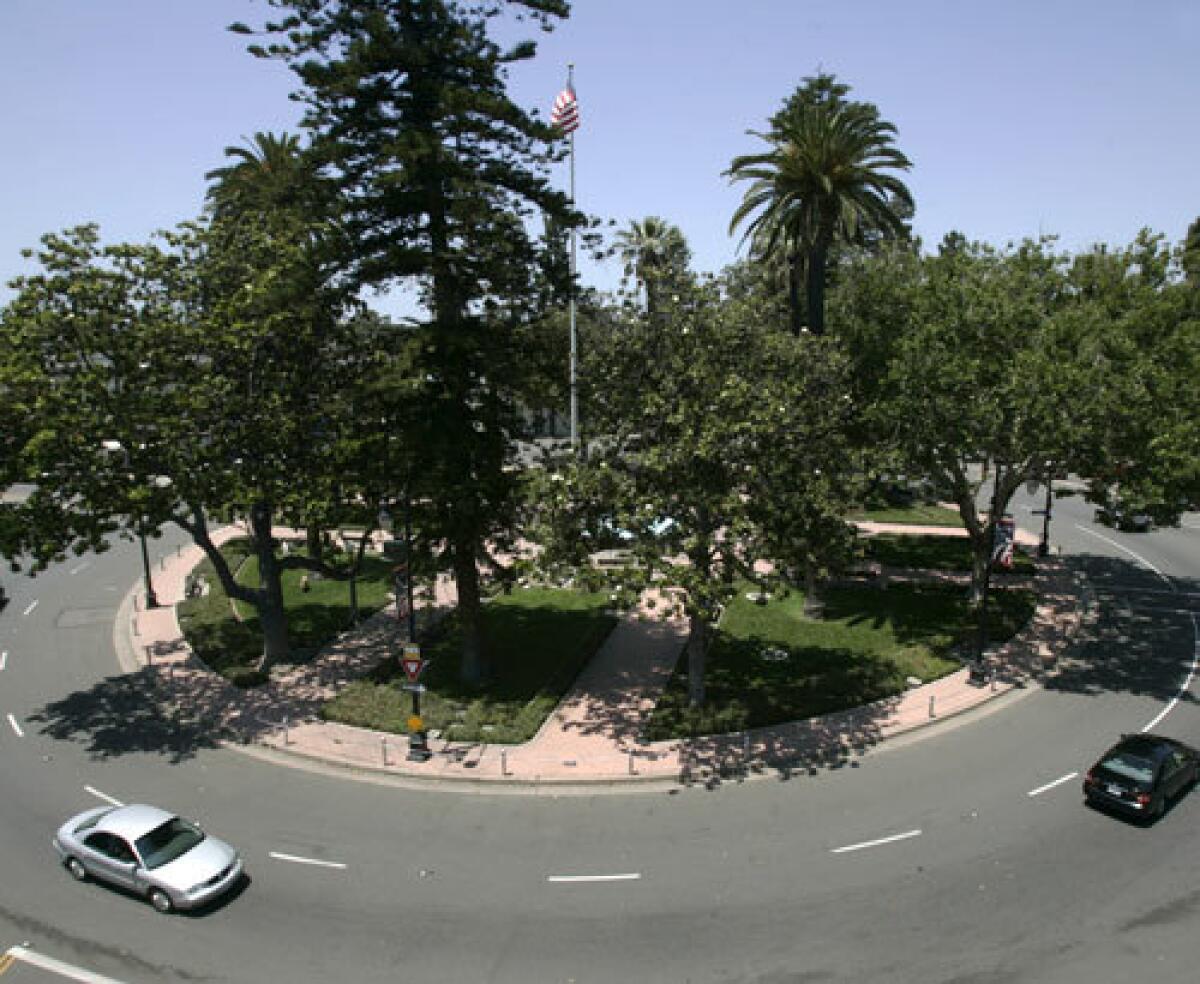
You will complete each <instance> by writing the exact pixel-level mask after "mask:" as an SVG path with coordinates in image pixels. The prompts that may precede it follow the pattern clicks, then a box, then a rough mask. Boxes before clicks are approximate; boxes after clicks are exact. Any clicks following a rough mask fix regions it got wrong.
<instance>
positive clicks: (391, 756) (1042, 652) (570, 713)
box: [117, 524, 1081, 790]
mask: <svg viewBox="0 0 1200 984" xmlns="http://www.w3.org/2000/svg"><path fill="white" fill-rule="evenodd" d="M862 526H863V527H864V532H868V533H873V532H883V531H885V530H890V529H892V527H887V526H884V525H880V524H862ZM895 529H898V530H903V531H906V532H909V533H916V532H928V533H937V534H942V535H947V534H948V535H956V534H961V531H956V530H953V529H947V528H943V527H929V528H922V529H916V528H913V527H896V528H895ZM240 532H241V531H240V530H239V529H237V528H234V527H229V528H226V529H224V530H222V531H221V532H220V533H219V534H218V536H219V539H220V540H221V541H223V540H224V539H226V538H228V537H230V536H233V535H235V534H237V533H240ZM276 535H278V536H281V537H292V536H299V534H297V533H296V532H295V531H290V530H278V531H277V533H276ZM1023 539H1025V540H1026V542H1028V540H1029V539H1030V538H1029V537H1028V535H1027V534H1025V535H1024V537H1023ZM1032 539H1033V542H1036V538H1032ZM201 559H202V552H201V551H200V549H199V548H198V547H194V546H193V547H187V548H183V549H182V550H180V551H178V552H177V553H176V554H174V555H170V556H168V557H165V558H163V560H162V562H161V568H160V569H159V570H157V571H156V572H155V574H154V586H155V592H156V594H157V596H158V598H159V600H160V602H161V603H162V606H163V607H160V608H158V609H154V610H150V611H143V610H137V608H136V607H135V605H134V602H135V601H136V596H137V591H136V590H131V592H130V595H129V597H128V598H127V599H126V603H125V605H123V606H122V613H123V614H122V616H121V617H120V620H124V623H125V624H124V625H122V624H120V620H119V624H118V626H117V630H118V631H117V638H118V642H119V645H118V651H119V652H120V653H121V654H122V663H123V664H124V666H125V669H126V670H129V671H133V670H137V669H144V668H145V667H146V666H147V664H149V668H150V673H151V676H152V678H153V679H154V680H155V681H156V683H157V685H158V690H157V692H158V696H159V699H161V700H163V701H164V702H166V703H167V704H168V705H170V706H171V707H172V708H173V709H175V710H177V711H179V712H180V713H181V714H186V715H187V716H188V718H189V719H191V720H192V721H196V722H200V723H201V724H202V726H203V728H204V729H205V730H206V731H209V732H211V733H212V734H214V735H217V736H219V737H221V738H223V739H224V740H225V741H227V742H228V744H229V745H230V746H231V747H244V748H246V749H248V750H254V749H258V750H263V751H269V752H271V753H286V754H285V755H284V756H283V757H282V760H283V761H290V760H292V757H300V758H302V759H308V760H315V761H317V762H320V763H324V764H326V765H329V766H335V767H336V766H342V767H345V768H349V769H353V770H357V771H370V772H372V773H375V774H377V775H379V776H380V777H382V776H391V777H396V778H403V779H406V780H412V781H419V780H438V781H441V782H442V783H448V784H469V785H471V786H474V787H476V788H480V787H482V788H492V789H496V790H500V789H514V790H515V789H521V790H530V789H537V788H548V789H562V790H565V789H567V788H569V787H572V786H576V785H578V786H582V787H585V788H595V787H596V784H619V785H621V786H625V785H626V784H629V783H647V782H650V783H658V784H662V783H677V782H680V781H707V780H710V779H713V778H716V777H719V776H721V775H727V774H731V773H732V774H738V775H741V774H753V773H757V772H768V771H769V772H778V771H783V772H786V771H791V770H795V769H806V768H810V767H813V766H815V765H821V764H829V763H831V762H834V761H838V760H842V759H845V758H848V757H851V756H854V755H858V754H861V753H862V752H863V751H865V750H866V749H867V748H869V747H870V746H872V745H874V744H876V743H878V742H879V741H882V740H885V739H887V738H889V737H892V736H894V735H897V734H901V733H904V732H907V731H911V730H913V729H915V728H921V727H925V726H929V725H931V724H936V723H937V722H940V721H944V720H946V719H947V718H949V717H952V716H954V715H956V714H959V713H961V712H963V711H966V710H969V709H971V708H973V707H977V706H979V705H980V704H982V703H984V702H985V701H988V700H991V699H993V698H995V697H998V696H1000V695H1002V694H1005V693H1008V692H1010V691H1012V690H1013V689H1014V688H1016V687H1024V686H1026V685H1028V683H1029V682H1030V681H1031V680H1036V679H1037V678H1039V677H1040V676H1042V675H1044V674H1045V673H1046V672H1049V671H1051V670H1052V669H1053V664H1054V659H1055V655H1056V653H1058V652H1059V651H1061V649H1062V648H1063V646H1064V644H1065V643H1066V641H1067V640H1068V639H1069V637H1070V636H1071V635H1072V634H1073V632H1074V631H1075V629H1076V627H1077V626H1078V624H1079V620H1080V615H1081V602H1080V590H1079V585H1078V584H1077V582H1076V581H1075V580H1074V578H1073V577H1072V576H1071V575H1070V574H1069V572H1068V571H1067V570H1066V568H1065V567H1064V566H1063V565H1062V564H1061V563H1059V562H1057V561H1054V560H1051V561H1049V562H1048V563H1043V564H1040V565H1039V573H1038V574H1037V577H1036V585H1035V586H1036V588H1037V590H1038V593H1039V597H1040V604H1039V607H1038V610H1037V613H1036V615H1035V617H1034V619H1033V621H1032V622H1031V624H1030V625H1029V626H1028V627H1027V628H1026V629H1025V630H1024V631H1023V632H1022V633H1021V634H1020V635H1019V636H1018V637H1017V638H1015V639H1014V640H1012V641H1011V642H1009V643H1008V644H1007V645H1005V646H1004V647H1001V648H1000V649H999V650H998V651H996V652H994V653H992V654H991V658H992V661H993V663H994V664H995V665H996V667H997V668H998V670H999V672H998V674H997V678H996V680H995V682H994V683H993V684H990V685H984V686H979V685H975V684H972V683H971V682H970V680H969V679H968V676H969V674H968V671H967V670H966V669H965V668H964V669H962V670H960V671H958V672H956V673H953V674H951V675H949V676H947V677H944V678H942V679H940V680H937V681H935V682H933V683H929V684H924V685H922V686H916V687H913V688H911V689H909V690H907V691H906V692H904V693H903V694H900V695H898V696H896V697H893V698H889V699H887V700H883V701H879V702H877V703H874V704H871V705H868V706H865V707H859V708H854V709H852V710H848V711H843V712H840V713H837V714H831V715H828V716H825V717H821V718H815V719H811V720H807V721H799V722H793V723H791V724H786V725H781V726H777V727H772V728H763V729H757V730H754V731H750V732H746V733H738V734H733V735H721V736H714V737H711V738H702V739H694V740H687V741H669V742H647V741H644V740H642V739H641V737H640V735H641V731H642V725H643V722H644V720H645V717H646V715H647V713H648V712H649V710H650V709H651V708H653V706H654V702H655V700H656V698H657V695H658V694H659V692H660V691H661V689H662V688H663V687H665V685H666V683H667V681H668V680H669V679H670V675H671V672H672V669H673V667H674V665H675V662H676V660H677V658H678V656H679V654H680V652H681V649H682V647H683V645H684V642H685V641H686V635H687V630H686V623H685V622H684V621H682V620H681V619H678V618H669V617H668V618H664V617H662V616H661V615H659V614H656V613H654V612H651V611H649V610H647V609H642V610H641V611H638V612H634V613H631V614H629V615H627V616H626V617H624V618H623V619H622V620H621V621H620V622H619V623H618V625H617V627H616V628H615V629H614V630H613V632H612V633H611V634H610V635H609V637H608V639H607V640H606V641H605V643H604V645H603V646H602V647H601V649H600V651H599V652H598V653H597V655H596V657H595V658H594V659H593V660H592V662H591V663H590V664H589V665H588V667H587V668H586V669H585V670H584V672H583V673H582V674H581V675H580V677H579V679H578V680H577V681H576V682H575V684H574V686H573V687H572V688H571V690H570V691H569V692H568V693H567V694H566V695H565V697H564V698H563V699H562V701H561V702H560V703H559V705H558V707H557V709H556V710H555V711H554V713H553V714H552V715H551V716H550V717H549V718H548V719H547V720H546V722H545V723H544V725H543V726H542V728H541V730H540V731H539V732H538V734H537V735H536V736H535V737H534V738H532V739H531V740H530V741H528V742H525V743H524V744H521V745H512V746H501V745H493V744H482V743H481V744H467V743H451V742H446V741H442V740H439V739H432V740H431V741H430V747H431V749H432V750H433V752H434V754H433V757H432V759H430V760H429V761H428V762H424V763H417V762H409V761H408V760H407V759H406V757H405V754H406V752H407V739H406V737H405V736H402V735H395V734H385V733H381V732H374V731H369V730H366V729H361V728H353V727H349V726H346V725H341V724H334V723H330V722H325V721H322V720H321V719H320V716H319V709H320V707H321V705H322V704H323V703H324V701H325V700H326V699H327V698H328V697H329V696H330V695H331V694H333V693H335V692H336V691H337V689H338V688H339V687H340V686H341V685H342V684H343V683H344V682H345V681H348V680H350V679H354V678H356V677H358V676H361V675H362V674H363V673H365V672H367V671H368V670H370V669H371V668H372V667H373V666H374V665H376V664H377V663H378V662H379V661H380V660H381V659H383V658H384V657H385V656H387V655H389V654H390V653H394V652H395V651H396V649H397V647H398V644H399V637H398V633H397V623H396V620H395V617H394V615H393V614H390V613H379V614H377V615H375V616H374V617H373V618H371V619H369V620H368V621H367V622H365V623H364V624H363V625H362V626H360V628H359V629H358V630H356V631H355V632H353V633H348V634H347V635H346V636H344V637H343V638H342V639H340V640H339V641H338V642H336V643H334V644H333V645H331V646H329V647H327V648H326V649H325V650H324V651H323V652H322V653H321V654H320V655H319V656H318V657H317V658H316V659H314V660H313V661H312V662H311V663H308V664H306V665H304V666H300V667H295V668H288V670H287V671H286V672H283V673H281V674H279V675H278V676H277V677H276V678H273V679H272V681H271V682H270V683H269V684H267V685H265V686H263V687H258V688H254V689H252V690H241V689H239V688H236V687H233V686H231V685H230V684H228V683H226V682H225V681H224V680H223V679H222V678H221V677H219V676H217V675H216V674H213V673H210V672H209V671H208V670H207V669H206V668H205V667H204V666H203V664H201V663H200V661H199V660H198V659H196V658H195V657H194V656H193V655H192V654H191V653H190V651H189V650H188V648H187V646H186V644H185V643H184V641H183V638H182V633H181V631H180V629H179V625H178V621H177V619H176V616H175V604H176V603H177V602H178V601H180V600H181V599H182V598H183V593H184V583H185V578H186V577H187V576H188V574H189V573H190V572H191V571H192V569H193V568H194V567H195V566H196V564H198V563H199V561H200V560H201ZM452 603H453V592H452V585H450V584H449V583H447V582H442V583H439V585H438V588H437V592H436V604H438V605H449V604H452ZM931 712H932V713H931ZM273 757H275V758H280V756H279V755H273Z"/></svg>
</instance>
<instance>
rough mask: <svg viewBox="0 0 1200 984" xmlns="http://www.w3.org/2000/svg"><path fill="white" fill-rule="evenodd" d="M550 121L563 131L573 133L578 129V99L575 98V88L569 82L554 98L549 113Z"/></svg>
mask: <svg viewBox="0 0 1200 984" xmlns="http://www.w3.org/2000/svg"><path fill="white" fill-rule="evenodd" d="M550 122H551V123H553V124H554V125H555V126H556V127H558V128H559V129H560V130H562V132H563V133H574V132H575V131H576V130H578V129H579V101H578V100H577V99H576V98H575V89H574V88H573V87H572V86H571V83H570V82H568V83H567V87H566V88H565V89H563V91H562V92H560V93H559V94H558V98H557V99H555V100H554V109H553V111H552V112H551V113H550Z"/></svg>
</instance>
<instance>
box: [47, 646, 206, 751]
mask: <svg viewBox="0 0 1200 984" xmlns="http://www.w3.org/2000/svg"><path fill="white" fill-rule="evenodd" d="M28 720H29V721H31V722H33V723H35V724H38V725H40V730H41V733H42V734H44V735H46V736H48V737H50V738H54V739H56V740H58V741H73V742H78V743H80V744H82V745H84V746H85V748H86V749H87V751H88V754H90V755H91V756H92V757H93V758H97V759H108V758H116V757H118V756H121V755H130V754H136V753H144V752H150V753H156V754H160V755H163V756H165V757H166V758H168V759H169V761H171V762H172V763H173V764H174V763H178V762H181V761H183V760H185V759H188V758H191V757H192V756H194V755H195V754H196V751H197V750H198V749H200V748H212V747H215V745H216V744H217V736H215V735H214V734H213V733H212V729H211V728H210V727H209V725H208V724H207V723H206V722H204V721H203V720H202V719H200V718H197V717H195V716H193V715H190V714H188V713H186V712H185V711H183V709H179V710H178V712H176V710H175V709H174V708H172V707H170V706H168V705H167V704H165V703H160V701H159V699H158V692H157V686H156V680H155V676H154V673H153V672H152V671H150V670H148V669H142V670H139V671H138V672H137V673H132V674H127V675H123V676H110V677H105V678H104V679H102V680H99V681H97V682H96V683H95V684H93V685H92V686H91V687H89V688H88V689H86V690H78V691H76V692H75V693H72V694H68V695H67V696H65V697H62V698H60V699H59V700H54V701H51V702H50V703H48V704H46V705H45V707H43V708H42V709H41V710H40V711H38V712H37V713H35V714H33V715H31V716H30V717H29V719H28Z"/></svg>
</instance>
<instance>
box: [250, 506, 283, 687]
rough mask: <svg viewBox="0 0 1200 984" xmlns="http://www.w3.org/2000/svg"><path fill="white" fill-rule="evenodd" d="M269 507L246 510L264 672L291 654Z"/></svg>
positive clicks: (261, 662) (280, 571) (281, 578)
mask: <svg viewBox="0 0 1200 984" xmlns="http://www.w3.org/2000/svg"><path fill="white" fill-rule="evenodd" d="M271 519H272V510H271V507H270V506H269V505H268V504H267V503H262V502H260V503H255V504H254V506H253V507H252V508H251V510H250V532H251V536H252V538H253V542H254V553H255V556H256V557H257V558H258V584H259V588H258V593H257V594H258V601H257V604H256V606H255V607H256V608H257V611H258V624H259V625H261V626H262V632H263V654H262V659H261V660H259V663H258V668H259V670H261V671H262V672H264V673H268V672H270V670H271V667H273V666H275V665H276V664H277V663H279V662H281V661H282V660H285V659H287V658H288V657H289V656H290V655H291V642H290V640H289V639H288V625H287V613H286V612H285V611H284V607H283V572H282V570H281V569H280V567H279V560H278V558H277V557H276V556H275V540H274V539H273V538H272V536H271Z"/></svg>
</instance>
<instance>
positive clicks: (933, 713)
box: [929, 694, 937, 717]
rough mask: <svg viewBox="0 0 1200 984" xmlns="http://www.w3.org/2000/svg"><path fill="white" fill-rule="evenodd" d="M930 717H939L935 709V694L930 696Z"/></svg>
mask: <svg viewBox="0 0 1200 984" xmlns="http://www.w3.org/2000/svg"><path fill="white" fill-rule="evenodd" d="M929 716H930V717H937V712H936V711H935V710H934V709H933V694H930V695H929Z"/></svg>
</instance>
